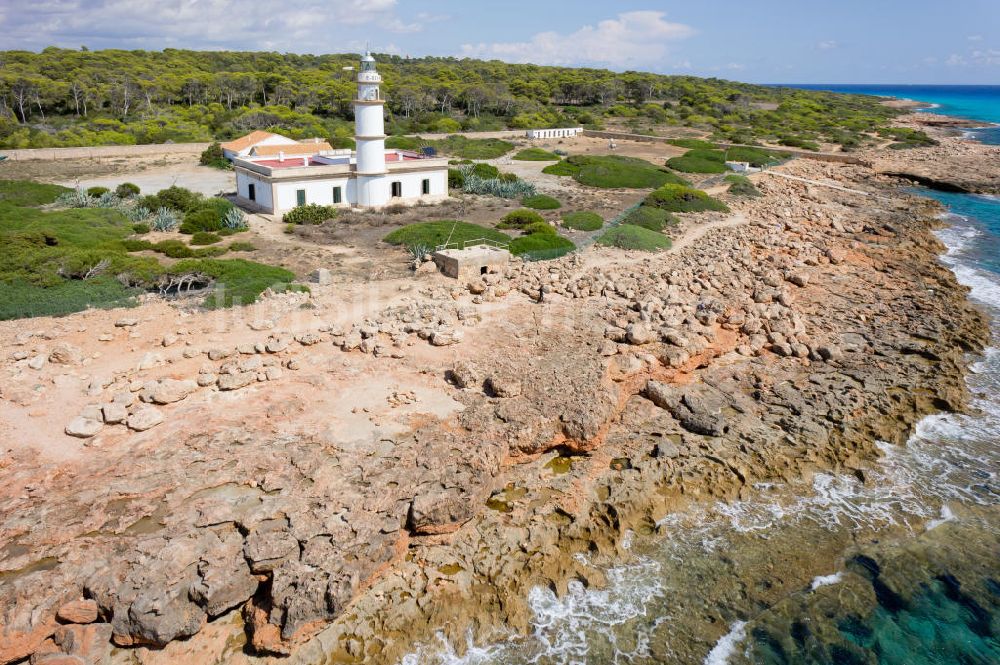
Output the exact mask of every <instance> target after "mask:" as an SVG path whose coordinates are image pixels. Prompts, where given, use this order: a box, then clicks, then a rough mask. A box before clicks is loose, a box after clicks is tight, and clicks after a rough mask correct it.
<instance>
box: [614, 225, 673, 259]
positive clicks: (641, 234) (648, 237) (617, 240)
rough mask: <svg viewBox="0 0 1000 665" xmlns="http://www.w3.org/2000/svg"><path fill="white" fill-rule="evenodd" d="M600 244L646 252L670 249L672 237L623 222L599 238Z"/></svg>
mask: <svg viewBox="0 0 1000 665" xmlns="http://www.w3.org/2000/svg"><path fill="white" fill-rule="evenodd" d="M597 244H598V245H603V246H605V247H618V248H619V249H638V250H642V251H644V252H658V251H660V250H664V249H670V245H671V243H670V238H668V237H667V236H665V235H663V234H662V233H657V232H656V231H650V230H649V229H644V228H642V227H640V226H633V225H632V224H622V225H621V226H616V227H614V228H610V229H608V230H607V231H605V232H604V234H603V235H601V237H600V238H598V239H597Z"/></svg>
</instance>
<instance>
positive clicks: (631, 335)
mask: <svg viewBox="0 0 1000 665" xmlns="http://www.w3.org/2000/svg"><path fill="white" fill-rule="evenodd" d="M625 338H626V340H628V343H629V344H634V345H636V346H640V345H643V344H650V343H652V342H655V341H656V340H657V335H656V334H655V333H654V332H653V331H652V330H651V329H650V327H649V326H648V325H646V324H645V323H632V324H629V326H628V327H627V328H626V329H625Z"/></svg>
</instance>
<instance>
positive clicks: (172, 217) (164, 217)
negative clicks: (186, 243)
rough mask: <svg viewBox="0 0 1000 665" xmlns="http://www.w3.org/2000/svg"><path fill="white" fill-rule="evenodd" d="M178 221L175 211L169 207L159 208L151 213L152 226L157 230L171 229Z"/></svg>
mask: <svg viewBox="0 0 1000 665" xmlns="http://www.w3.org/2000/svg"><path fill="white" fill-rule="evenodd" d="M179 223H180V218H179V217H178V215H177V211H175V210H171V209H170V208H159V209H157V211H156V212H155V213H153V220H152V224H153V228H154V229H156V230H157V231H173V230H174V229H175V228H177V225H178V224H179Z"/></svg>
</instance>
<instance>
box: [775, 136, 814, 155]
mask: <svg viewBox="0 0 1000 665" xmlns="http://www.w3.org/2000/svg"><path fill="white" fill-rule="evenodd" d="M778 143H779V144H780V145H787V146H788V147H789V148H802V149H803V150H811V151H813V152H819V144H818V143H816V142H815V141H810V140H809V139H804V138H801V137H798V136H785V137H783V138H780V139H778Z"/></svg>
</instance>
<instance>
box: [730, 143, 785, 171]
mask: <svg viewBox="0 0 1000 665" xmlns="http://www.w3.org/2000/svg"><path fill="white" fill-rule="evenodd" d="M782 157H783V154H782V153H777V152H771V151H769V150H765V149H763V148H745V147H742V146H737V147H734V148H729V149H728V150H726V159H727V160H728V161H730V162H747V163H749V164H750V166H757V167H761V166H767V165H768V164H773V163H775V162H777V161H780V160H781V159H782Z"/></svg>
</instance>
